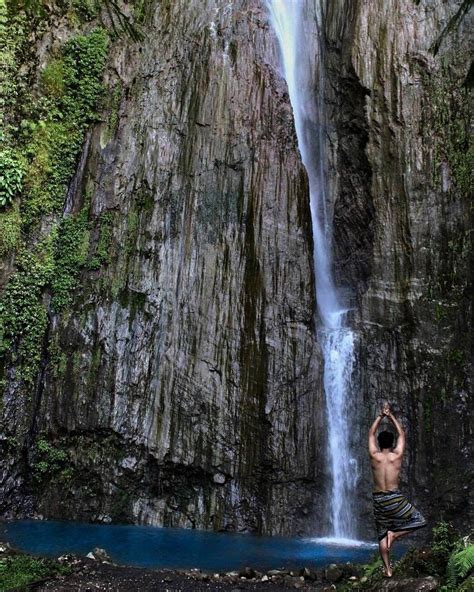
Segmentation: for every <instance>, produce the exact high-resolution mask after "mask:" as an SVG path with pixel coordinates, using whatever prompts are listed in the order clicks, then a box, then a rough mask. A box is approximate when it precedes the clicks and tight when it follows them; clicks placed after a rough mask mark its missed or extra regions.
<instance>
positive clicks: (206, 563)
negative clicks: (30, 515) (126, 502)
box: [0, 520, 375, 571]
mask: <svg viewBox="0 0 474 592" xmlns="http://www.w3.org/2000/svg"><path fill="white" fill-rule="evenodd" d="M0 539H1V540H7V541H9V542H10V543H11V544H12V545H14V546H15V547H16V548H19V549H20V550H23V551H26V552H29V553H33V554H37V555H44V556H50V557H58V556H60V555H62V554H64V553H77V554H81V555H86V554H87V553H88V552H89V551H91V550H92V549H93V548H94V547H101V548H103V549H105V550H106V551H107V552H108V553H109V555H110V556H111V557H112V559H113V560H114V561H115V562H116V563H120V564H123V565H135V566H141V567H153V568H173V569H187V568H200V569H203V570H208V571H214V570H215V571H227V570H233V569H239V568H241V567H244V566H250V567H254V568H257V569H262V570H263V569H272V568H279V567H286V568H291V567H298V568H300V567H318V566H323V565H327V564H329V563H333V562H334V563H343V562H344V563H345V562H346V561H351V562H365V561H367V560H368V559H369V558H370V557H371V555H372V554H373V553H374V547H375V546H374V545H371V544H367V543H363V542H359V544H358V545H354V541H334V540H331V539H321V540H318V539H302V538H286V537H263V536H262V537H260V536H254V535H248V534H231V533H214V532H206V531H199V530H186V529H179V528H157V527H153V526H131V525H103V524H83V523H75V522H62V521H37V520H20V521H14V522H9V523H4V524H0Z"/></svg>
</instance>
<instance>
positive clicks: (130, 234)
mask: <svg viewBox="0 0 474 592" xmlns="http://www.w3.org/2000/svg"><path fill="white" fill-rule="evenodd" d="M138 225H139V216H138V213H137V212H136V211H135V210H131V211H130V212H129V213H128V216H127V237H126V239H125V251H126V252H127V253H128V254H129V255H131V254H132V253H134V252H135V250H136V246H137V238H138Z"/></svg>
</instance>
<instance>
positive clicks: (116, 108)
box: [100, 83, 122, 149]
mask: <svg viewBox="0 0 474 592" xmlns="http://www.w3.org/2000/svg"><path fill="white" fill-rule="evenodd" d="M121 100H122V87H121V85H120V83H117V84H116V85H115V86H114V87H113V89H112V92H111V93H110V94H109V99H108V105H107V111H108V112H109V117H108V120H107V125H106V126H105V128H104V129H103V131H102V133H101V136H100V145H101V147H102V149H103V148H105V146H106V145H107V144H108V143H109V142H110V140H111V139H112V138H113V137H114V136H115V133H116V132H117V129H118V123H119V112H120V102H121Z"/></svg>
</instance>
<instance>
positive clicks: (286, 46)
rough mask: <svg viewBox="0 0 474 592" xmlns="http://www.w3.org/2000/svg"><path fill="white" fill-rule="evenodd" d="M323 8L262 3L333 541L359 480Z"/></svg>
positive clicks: (348, 524) (348, 518)
mask: <svg viewBox="0 0 474 592" xmlns="http://www.w3.org/2000/svg"><path fill="white" fill-rule="evenodd" d="M322 2H323V0H267V4H268V8H269V11H270V15H271V21H272V25H273V28H274V30H275V32H276V35H277V37H278V42H279V46H280V51H281V55H282V60H283V67H284V75H285V78H286V82H287V85H288V92H289V96H290V102H291V105H292V107H293V114H294V120H295V128H296V135H297V138H298V147H299V149H300V153H301V158H302V161H303V164H304V166H305V168H306V171H307V174H308V179H309V188H310V205H311V218H312V225H313V243H314V266H315V278H316V300H317V308H318V313H319V317H320V321H321V322H320V327H319V330H318V339H319V341H320V343H321V348H322V354H323V359H324V390H325V397H326V410H327V418H328V455H329V463H330V470H331V477H332V486H331V492H330V508H331V526H332V533H331V534H332V536H333V537H336V538H346V539H347V538H349V539H350V538H352V537H353V536H354V535H355V530H356V525H355V524H354V522H355V521H354V518H353V515H354V514H353V512H352V509H351V506H352V504H351V502H352V498H353V497H354V490H355V485H356V482H357V478H358V475H357V463H356V461H355V459H354V458H351V455H350V450H349V449H348V440H349V438H348V434H349V433H350V430H349V411H348V409H349V405H350V389H351V374H352V361H353V356H354V334H353V332H352V331H351V330H350V328H348V327H347V326H345V317H346V313H347V308H345V307H344V306H343V305H342V304H341V298H340V294H339V292H338V290H337V289H336V287H335V285H334V278H333V274H332V258H331V242H332V208H331V207H330V204H329V202H328V199H327V196H326V182H325V159H324V133H325V117H324V108H323V105H324V101H323V95H324V93H323V88H324V69H323V66H322V39H321V34H320V31H321V24H322V18H323V14H322Z"/></svg>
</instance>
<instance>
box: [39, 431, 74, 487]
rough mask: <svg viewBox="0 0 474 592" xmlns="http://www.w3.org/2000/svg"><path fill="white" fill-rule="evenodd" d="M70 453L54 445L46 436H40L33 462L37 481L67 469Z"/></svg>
mask: <svg viewBox="0 0 474 592" xmlns="http://www.w3.org/2000/svg"><path fill="white" fill-rule="evenodd" d="M68 458H69V457H68V454H67V453H66V452H65V451H64V450H62V449H61V448H59V447H56V446H54V445H53V444H52V443H51V442H48V440H46V439H45V438H40V439H39V440H38V441H37V442H36V446H35V459H34V462H33V463H32V467H33V475H34V477H35V479H36V480H37V481H42V480H44V479H45V478H48V479H49V478H51V477H52V476H53V475H55V474H57V473H60V472H62V471H63V470H65V469H66V463H67V462H68Z"/></svg>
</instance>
